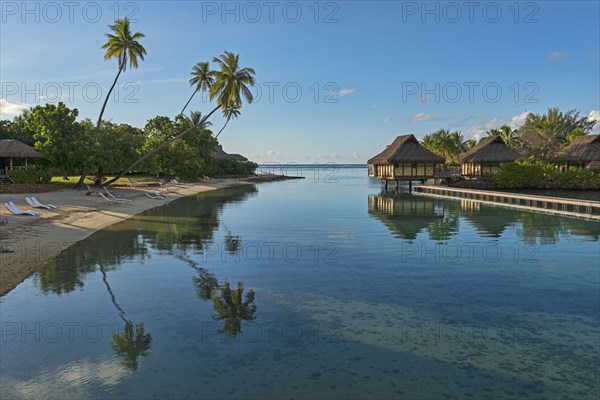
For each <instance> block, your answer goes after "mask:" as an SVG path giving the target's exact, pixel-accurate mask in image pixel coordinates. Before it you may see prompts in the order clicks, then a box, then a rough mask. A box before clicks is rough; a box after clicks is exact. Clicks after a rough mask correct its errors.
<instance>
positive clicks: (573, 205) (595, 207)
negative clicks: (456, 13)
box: [414, 185, 600, 221]
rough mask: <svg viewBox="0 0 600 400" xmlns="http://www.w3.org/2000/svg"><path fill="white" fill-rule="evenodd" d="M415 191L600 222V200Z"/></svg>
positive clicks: (417, 188) (439, 188)
mask: <svg viewBox="0 0 600 400" xmlns="http://www.w3.org/2000/svg"><path fill="white" fill-rule="evenodd" d="M414 191H415V192H416V193H419V194H424V195H430V196H435V197H443V198H449V199H467V200H471V201H476V202H479V203H485V204H492V205H500V206H503V207H510V208H518V209H523V210H528V211H536V212H543V213H548V214H557V215H565V216H569V217H577V218H585V219H593V220H597V221H600V201H593V200H579V199H568V198H563V197H549V196H537V195H529V194H518V193H505V192H492V191H488V190H473V189H462V188H451V187H445V186H424V185H419V186H415V188H414Z"/></svg>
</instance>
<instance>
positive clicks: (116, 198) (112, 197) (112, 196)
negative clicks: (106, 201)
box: [100, 187, 131, 203]
mask: <svg viewBox="0 0 600 400" xmlns="http://www.w3.org/2000/svg"><path fill="white" fill-rule="evenodd" d="M100 194H101V195H102V194H104V195H106V196H107V197H108V198H111V199H113V200H116V201H118V202H120V203H131V200H130V199H125V198H123V196H117V195H114V194H112V193H111V192H109V191H108V189H107V188H106V187H104V193H100Z"/></svg>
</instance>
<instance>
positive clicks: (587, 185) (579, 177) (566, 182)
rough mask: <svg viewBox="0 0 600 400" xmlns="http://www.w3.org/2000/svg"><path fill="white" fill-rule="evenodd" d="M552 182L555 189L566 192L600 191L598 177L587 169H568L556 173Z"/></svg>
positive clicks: (599, 176)
mask: <svg viewBox="0 0 600 400" xmlns="http://www.w3.org/2000/svg"><path fill="white" fill-rule="evenodd" d="M552 181H553V182H554V184H555V185H556V188H557V189H567V190H598V189H600V175H598V174H596V173H594V172H592V171H590V170H587V169H570V170H568V171H556V172H554V174H553V176H552Z"/></svg>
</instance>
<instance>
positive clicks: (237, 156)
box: [215, 145, 248, 162]
mask: <svg viewBox="0 0 600 400" xmlns="http://www.w3.org/2000/svg"><path fill="white" fill-rule="evenodd" d="M215 158H216V159H217V160H224V159H226V158H233V159H235V160H237V161H241V162H246V161H248V159H247V158H246V157H244V156H243V155H241V154H229V153H226V152H225V150H223V146H221V145H218V146H217V153H216V154H215Z"/></svg>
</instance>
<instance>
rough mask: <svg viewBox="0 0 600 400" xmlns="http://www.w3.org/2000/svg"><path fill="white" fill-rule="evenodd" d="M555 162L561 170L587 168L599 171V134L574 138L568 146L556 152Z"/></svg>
mask: <svg viewBox="0 0 600 400" xmlns="http://www.w3.org/2000/svg"><path fill="white" fill-rule="evenodd" d="M556 162H557V164H558V165H559V166H560V168H561V169H563V170H568V169H569V168H587V169H590V170H592V171H595V172H599V169H600V168H598V162H600V135H585V136H579V137H577V138H575V139H574V140H573V142H571V144H570V145H569V146H567V147H565V148H564V149H562V150H561V151H560V152H559V153H558V154H557V156H556Z"/></svg>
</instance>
